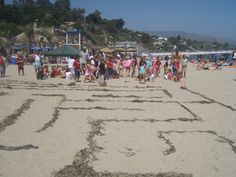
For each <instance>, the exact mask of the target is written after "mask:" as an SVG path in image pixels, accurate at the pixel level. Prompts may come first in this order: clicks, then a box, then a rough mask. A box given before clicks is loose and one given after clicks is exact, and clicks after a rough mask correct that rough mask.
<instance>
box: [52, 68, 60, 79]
mask: <svg viewBox="0 0 236 177" xmlns="http://www.w3.org/2000/svg"><path fill="white" fill-rule="evenodd" d="M59 75H60V71H59V68H58V66H56V67H54V69H53V76H54V78H57V77H59Z"/></svg>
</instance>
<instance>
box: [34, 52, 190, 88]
mask: <svg viewBox="0 0 236 177" xmlns="http://www.w3.org/2000/svg"><path fill="white" fill-rule="evenodd" d="M34 58H35V62H34V63H33V64H34V67H35V72H36V76H37V79H40V80H44V79H47V78H49V77H51V78H63V79H68V80H72V79H73V80H74V81H78V82H80V81H81V80H80V79H81V75H84V77H83V81H84V82H95V81H96V80H97V81H99V83H100V84H101V85H106V80H109V79H119V78H120V77H132V78H136V79H137V80H139V82H140V83H146V82H147V81H151V82H152V81H154V80H155V79H157V78H158V77H160V76H161V74H160V73H161V67H162V65H163V67H164V72H163V76H164V78H165V79H169V80H174V81H179V80H180V78H181V77H186V71H187V63H188V58H187V57H186V55H183V56H182V55H181V54H180V53H179V50H178V49H175V50H174V52H173V54H172V56H171V57H168V56H166V57H164V58H159V57H148V56H144V57H140V56H136V55H130V54H126V55H122V54H119V53H118V54H116V55H103V54H96V55H92V54H90V53H89V52H88V51H87V50H86V49H83V51H81V55H80V56H77V57H70V58H68V59H67V64H66V65H54V66H52V67H51V68H50V69H49V67H48V66H47V65H44V64H43V63H42V61H41V60H40V58H39V56H38V55H34Z"/></svg>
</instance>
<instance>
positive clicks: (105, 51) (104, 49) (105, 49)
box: [100, 47, 114, 53]
mask: <svg viewBox="0 0 236 177" xmlns="http://www.w3.org/2000/svg"><path fill="white" fill-rule="evenodd" d="M100 51H101V52H104V53H112V52H114V50H112V49H109V48H107V47H106V48H102V49H100Z"/></svg>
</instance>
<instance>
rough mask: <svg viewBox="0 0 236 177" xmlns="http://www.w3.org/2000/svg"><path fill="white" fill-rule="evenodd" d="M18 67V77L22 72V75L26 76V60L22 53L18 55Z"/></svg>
mask: <svg viewBox="0 0 236 177" xmlns="http://www.w3.org/2000/svg"><path fill="white" fill-rule="evenodd" d="M17 65H18V75H20V71H22V75H24V74H25V73H24V59H23V56H22V54H21V53H18V55H17Z"/></svg>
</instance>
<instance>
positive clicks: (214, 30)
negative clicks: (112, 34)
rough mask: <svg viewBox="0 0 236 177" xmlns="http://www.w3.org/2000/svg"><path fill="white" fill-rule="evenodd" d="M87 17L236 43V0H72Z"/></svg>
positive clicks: (72, 3) (137, 27) (136, 28)
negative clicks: (92, 15) (97, 14)
mask: <svg viewBox="0 0 236 177" xmlns="http://www.w3.org/2000/svg"><path fill="white" fill-rule="evenodd" d="M71 6H72V7H77V8H78V7H79V8H85V10H86V14H89V13H92V12H94V11H95V9H97V10H99V11H100V12H101V14H102V17H103V18H107V19H114V18H122V19H123V20H124V21H125V22H126V23H125V27H126V28H128V29H134V30H140V31H163V30H164V31H184V32H189V33H197V34H206V35H211V36H215V37H219V38H228V39H232V40H235V41H236V0H71Z"/></svg>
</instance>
